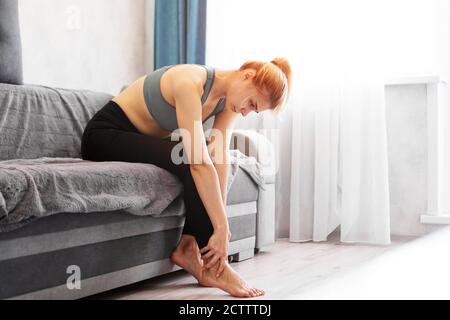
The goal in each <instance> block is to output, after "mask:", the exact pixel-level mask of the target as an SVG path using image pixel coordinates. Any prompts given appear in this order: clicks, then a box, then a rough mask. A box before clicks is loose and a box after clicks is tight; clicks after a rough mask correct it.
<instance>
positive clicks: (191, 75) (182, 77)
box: [165, 64, 208, 87]
mask: <svg viewBox="0 0 450 320" xmlns="http://www.w3.org/2000/svg"><path fill="white" fill-rule="evenodd" d="M165 73H167V77H168V78H169V79H170V81H171V82H172V83H175V82H178V83H179V82H193V83H195V84H196V85H198V86H200V87H203V85H204V83H205V82H206V79H207V77H208V73H207V67H206V66H205V65H200V64H176V65H171V66H168V69H167V71H166V72H165Z"/></svg>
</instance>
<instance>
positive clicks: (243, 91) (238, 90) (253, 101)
mask: <svg viewBox="0 0 450 320" xmlns="http://www.w3.org/2000/svg"><path fill="white" fill-rule="evenodd" d="M254 75H255V72H254V70H252V69H249V70H244V71H242V72H240V74H239V77H238V79H236V80H235V81H234V83H233V84H232V86H231V88H230V91H229V92H228V94H227V102H228V103H229V104H230V109H231V110H232V111H233V112H237V113H240V114H242V116H244V117H246V116H247V115H248V114H249V113H250V112H256V113H259V112H262V111H265V110H268V109H270V108H271V105H270V104H271V103H270V100H269V99H268V96H269V95H268V94H267V92H262V91H261V90H259V89H258V88H256V86H255V85H254V84H253V82H252V78H253V77H254Z"/></svg>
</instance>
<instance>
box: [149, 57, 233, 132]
mask: <svg viewBox="0 0 450 320" xmlns="http://www.w3.org/2000/svg"><path fill="white" fill-rule="evenodd" d="M173 66H174V65H170V66H166V67H162V68H160V69H157V70H155V71H153V72H152V73H150V74H149V75H148V76H147V77H146V78H145V80H144V99H145V104H146V105H147V108H148V110H149V112H150V114H151V115H152V116H153V118H154V119H155V120H156V121H158V123H159V125H160V126H161V127H162V128H163V129H166V130H168V131H173V130H176V129H177V128H178V123H177V117H176V111H175V110H176V109H175V107H173V106H172V105H171V104H169V103H168V102H167V101H166V100H165V99H164V97H163V96H162V94H161V86H160V81H161V77H162V75H163V74H164V72H166V71H167V70H169V69H170V68H171V67H173ZM203 67H204V68H205V69H206V71H207V74H208V78H207V79H206V83H205V85H204V87H203V89H204V90H203V96H202V105H203V104H204V103H205V101H206V99H207V98H208V95H209V92H210V91H211V87H212V85H213V82H214V73H215V72H214V69H213V68H209V67H207V66H204V65H203ZM150 106H151V107H150ZM224 107H225V98H222V99H220V100H219V103H218V104H217V106H216V107H215V109H214V111H213V112H212V113H211V114H210V115H209V116H208V117H207V118H206V119H205V120H204V121H203V122H205V121H206V120H208V119H209V118H210V117H212V116H213V115H216V114H217V113H219V112H221V111H222V110H223V108H224Z"/></svg>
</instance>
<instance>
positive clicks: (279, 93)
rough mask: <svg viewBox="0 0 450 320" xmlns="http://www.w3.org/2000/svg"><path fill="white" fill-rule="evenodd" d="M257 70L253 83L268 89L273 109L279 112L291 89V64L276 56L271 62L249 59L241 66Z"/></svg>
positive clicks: (262, 88)
mask: <svg viewBox="0 0 450 320" xmlns="http://www.w3.org/2000/svg"><path fill="white" fill-rule="evenodd" d="M245 69H254V70H256V74H255V77H254V78H253V83H254V84H255V86H256V87H257V88H258V89H260V90H261V91H263V92H265V91H267V92H268V93H269V95H270V97H269V98H270V101H271V103H272V107H271V109H272V110H273V112H274V113H275V114H279V113H280V112H281V111H282V109H283V108H284V106H285V105H286V102H287V99H288V97H289V93H290V89H291V66H290V64H289V61H288V60H287V59H286V58H275V59H274V60H272V61H270V62H261V61H247V62H246V63H244V64H243V65H242V66H241V67H240V69H239V70H240V71H242V70H245Z"/></svg>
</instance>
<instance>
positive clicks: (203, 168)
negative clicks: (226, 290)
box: [173, 79, 229, 254]
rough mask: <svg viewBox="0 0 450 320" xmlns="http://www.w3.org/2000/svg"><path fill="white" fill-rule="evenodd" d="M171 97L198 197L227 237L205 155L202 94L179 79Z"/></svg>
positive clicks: (216, 227)
mask: <svg viewBox="0 0 450 320" xmlns="http://www.w3.org/2000/svg"><path fill="white" fill-rule="evenodd" d="M200 88H201V87H200ZM200 90H201V89H200ZM173 96H174V100H175V106H176V115H177V122H178V126H179V129H180V136H181V138H182V142H183V146H184V150H185V151H186V156H187V158H188V160H189V164H190V169H191V173H192V177H193V179H194V182H195V185H196V187H197V190H198V193H199V195H200V198H201V200H202V202H203V204H204V206H205V208H206V211H207V213H208V215H209V217H210V219H211V223H212V225H213V227H214V231H217V232H223V233H226V234H228V230H229V227H228V220H227V216H226V212H225V207H224V205H223V202H222V196H221V188H220V184H219V178H218V174H217V172H216V169H215V167H214V165H213V162H212V160H211V158H210V156H209V154H208V148H207V145H206V141H205V136H204V133H203V125H202V105H201V91H199V86H198V85H197V84H196V83H195V82H194V81H192V80H189V79H182V80H179V81H177V83H175V84H174V87H173ZM222 254H223V252H222Z"/></svg>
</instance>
